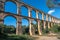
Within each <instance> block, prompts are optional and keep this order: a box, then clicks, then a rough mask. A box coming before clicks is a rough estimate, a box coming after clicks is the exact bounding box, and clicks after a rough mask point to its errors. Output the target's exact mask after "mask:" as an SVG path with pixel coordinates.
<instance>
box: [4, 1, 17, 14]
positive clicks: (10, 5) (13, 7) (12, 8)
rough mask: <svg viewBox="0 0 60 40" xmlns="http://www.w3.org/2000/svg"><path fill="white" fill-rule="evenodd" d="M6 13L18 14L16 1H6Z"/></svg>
mask: <svg viewBox="0 0 60 40" xmlns="http://www.w3.org/2000/svg"><path fill="white" fill-rule="evenodd" d="M4 11H5V12H10V13H13V14H17V3H16V2H15V1H10V0H8V1H6V2H5V3H4Z"/></svg>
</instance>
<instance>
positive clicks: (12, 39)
mask: <svg viewBox="0 0 60 40" xmlns="http://www.w3.org/2000/svg"><path fill="white" fill-rule="evenodd" d="M1 36H2V37H1V38H0V39H1V40H33V38H32V37H30V36H28V35H20V36H19V35H15V34H13V35H11V34H9V35H5V34H3V35H1Z"/></svg>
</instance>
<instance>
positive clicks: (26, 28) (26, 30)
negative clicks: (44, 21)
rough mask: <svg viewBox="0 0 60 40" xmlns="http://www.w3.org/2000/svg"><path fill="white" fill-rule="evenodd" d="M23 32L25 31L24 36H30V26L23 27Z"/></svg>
mask: <svg viewBox="0 0 60 40" xmlns="http://www.w3.org/2000/svg"><path fill="white" fill-rule="evenodd" d="M22 31H23V34H28V33H29V27H28V26H25V25H24V26H22Z"/></svg>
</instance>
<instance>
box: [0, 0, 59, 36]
mask: <svg viewBox="0 0 60 40" xmlns="http://www.w3.org/2000/svg"><path fill="white" fill-rule="evenodd" d="M7 1H11V2H14V3H16V5H17V14H12V13H8V12H5V11H4V4H5V2H7ZM21 6H25V7H27V9H28V17H27V16H22V15H20V14H21V11H20V7H21ZM32 10H35V12H36V18H32V17H31V11H32ZM39 12H40V13H41V14H42V20H40V19H39V18H38V13H39ZM44 15H46V20H44ZM6 16H13V17H14V18H16V20H17V28H16V34H17V35H19V34H22V33H23V32H22V27H21V24H22V22H21V20H22V19H23V18H26V19H28V21H29V34H30V35H33V34H34V32H33V30H32V28H33V26H32V21H33V20H36V21H37V23H38V26H37V28H38V33H39V35H41V34H42V33H41V32H42V30H41V26H40V23H41V22H42V25H43V27H44V29H45V28H46V26H48V28H51V27H52V26H53V25H55V24H58V25H59V24H60V19H58V18H56V17H53V16H51V15H49V14H45V13H44V12H42V11H41V10H38V9H36V8H34V7H31V6H29V5H27V4H25V3H22V2H19V0H0V18H1V19H0V24H3V23H4V18H5V17H6ZM49 17H50V18H49ZM49 19H50V21H49Z"/></svg>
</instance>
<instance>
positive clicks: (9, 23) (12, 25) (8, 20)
mask: <svg viewBox="0 0 60 40" xmlns="http://www.w3.org/2000/svg"><path fill="white" fill-rule="evenodd" d="M16 23H17V20H16V18H15V17H13V16H5V17H4V24H5V25H6V27H5V29H4V32H5V33H13V34H15V33H16Z"/></svg>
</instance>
